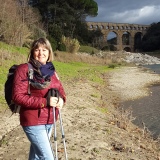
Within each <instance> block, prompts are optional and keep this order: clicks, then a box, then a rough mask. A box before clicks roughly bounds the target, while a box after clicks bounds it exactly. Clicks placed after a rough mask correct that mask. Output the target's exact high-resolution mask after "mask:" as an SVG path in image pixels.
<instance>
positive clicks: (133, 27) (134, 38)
mask: <svg viewBox="0 0 160 160" xmlns="http://www.w3.org/2000/svg"><path fill="white" fill-rule="evenodd" d="M87 26H88V29H89V30H96V29H100V30H101V32H102V33H103V44H104V45H106V44H107V39H106V37H107V35H108V34H109V33H110V32H114V33H115V34H116V35H117V44H116V45H115V47H116V48H117V50H119V51H120V50H125V49H126V50H130V51H131V52H134V51H135V48H136V47H137V46H138V44H139V42H140V41H141V40H142V37H143V36H144V34H145V33H146V31H147V29H148V28H149V27H150V26H149V25H140V24H128V23H109V22H87ZM124 33H127V34H128V36H129V38H128V40H129V42H128V43H123V41H124V40H123V38H124Z"/></svg>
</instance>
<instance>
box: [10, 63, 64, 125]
mask: <svg viewBox="0 0 160 160" xmlns="http://www.w3.org/2000/svg"><path fill="white" fill-rule="evenodd" d="M51 88H57V89H58V90H59V93H60V95H61V97H62V98H63V99H64V102H65V101H66V96H65V92H64V89H63V86H62V84H61V82H60V81H59V79H58V78H57V76H56V74H54V75H53V76H52V77H51V84H50V86H49V87H48V88H45V89H41V90H40V89H36V88H33V87H32V86H30V91H31V95H28V64H21V65H20V66H18V68H17V69H16V72H15V76H14V82H13V92H12V100H13V101H14V103H16V104H18V105H20V106H21V109H20V124H21V125H22V126H34V125H41V124H52V123H54V122H53V108H52V107H50V106H47V100H46V98H45V97H46V96H47V92H48V90H49V89H51ZM43 106H44V107H43ZM42 107H43V108H42ZM57 116H58V109H56V117H57Z"/></svg>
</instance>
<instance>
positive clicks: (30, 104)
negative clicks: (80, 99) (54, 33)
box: [12, 38, 66, 160]
mask: <svg viewBox="0 0 160 160" xmlns="http://www.w3.org/2000/svg"><path fill="white" fill-rule="evenodd" d="M52 60H53V52H52V48H51V45H50V43H49V41H48V40H47V39H45V38H40V39H38V40H35V41H34V42H33V44H32V46H31V49H30V53H29V56H28V62H29V63H30V64H31V65H32V67H33V71H34V72H33V73H34V74H33V79H29V78H28V64H27V63H25V64H21V65H20V66H19V67H18V68H17V70H16V73H15V77H14V83H13V93H12V99H13V101H14V103H16V104H18V105H20V106H21V108H20V124H21V126H22V128H23V130H24V132H25V133H26V135H27V137H28V139H29V141H30V142H31V146H30V153H29V160H35V159H40V160H42V159H43V160H54V154H53V151H52V148H51V145H50V142H49V139H50V136H51V132H52V128H53V123H54V122H53V119H54V118H53V107H56V119H57V116H58V110H59V109H61V108H62V106H63V104H64V103H65V101H66V97H65V92H64V89H63V86H62V84H61V82H60V81H59V79H58V77H57V74H56V72H55V68H54V66H53V64H52V62H51V61H52ZM28 82H30V84H29V83H28ZM28 88H30V93H31V94H28ZM52 88H56V89H57V90H58V91H59V95H60V98H57V97H52V96H51V89H52Z"/></svg>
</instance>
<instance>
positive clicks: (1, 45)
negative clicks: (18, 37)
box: [0, 42, 28, 54]
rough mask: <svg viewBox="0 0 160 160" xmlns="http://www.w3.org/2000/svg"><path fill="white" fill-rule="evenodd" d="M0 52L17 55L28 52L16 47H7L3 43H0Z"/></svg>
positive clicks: (23, 48)
mask: <svg viewBox="0 0 160 160" xmlns="http://www.w3.org/2000/svg"><path fill="white" fill-rule="evenodd" d="M0 50H1V51H3V50H4V51H9V52H11V53H19V54H26V53H27V52H28V48H25V47H16V46H12V45H8V44H6V43H4V42H0Z"/></svg>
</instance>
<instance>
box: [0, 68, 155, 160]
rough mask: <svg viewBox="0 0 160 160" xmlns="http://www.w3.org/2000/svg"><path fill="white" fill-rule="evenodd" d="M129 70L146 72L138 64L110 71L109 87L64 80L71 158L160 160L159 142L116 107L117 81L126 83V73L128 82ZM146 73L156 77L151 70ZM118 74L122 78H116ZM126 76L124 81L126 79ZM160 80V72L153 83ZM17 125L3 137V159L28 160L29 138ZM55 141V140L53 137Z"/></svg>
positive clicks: (4, 127)
mask: <svg viewBox="0 0 160 160" xmlns="http://www.w3.org/2000/svg"><path fill="white" fill-rule="evenodd" d="M117 73H118V74H117ZM127 73H132V74H131V75H132V76H133V77H134V75H135V74H136V75H138V74H139V75H140V74H142V72H141V71H140V70H139V69H135V68H128V69H121V70H120V72H114V73H112V74H111V73H110V74H109V75H105V81H106V84H107V86H108V87H106V86H97V85H95V84H92V83H89V82H87V81H82V80H79V81H75V82H67V83H66V84H64V87H65V90H66V94H67V97H68V98H67V104H66V106H65V107H64V108H63V110H62V117H63V125H64V131H65V136H66V145H67V153H68V159H69V160H158V152H156V149H157V146H156V145H155V143H154V142H153V141H152V139H149V138H148V136H147V135H146V134H144V133H143V132H142V131H141V130H140V129H138V128H137V127H136V126H134V125H133V124H132V123H131V122H130V121H131V119H130V120H127V117H128V115H130V112H126V113H123V114H121V112H119V111H118V110H117V109H116V107H117V106H118V101H119V98H121V97H117V95H121V93H120V90H122V88H120V87H119V88H118V85H117V84H121V83H122V81H121V78H120V77H123V78H124V77H125V78H124V79H125V81H126V82H127V79H128V77H127V76H124V75H126V74H127ZM144 75H146V76H147V77H148V76H151V77H153V74H151V73H145V74H144ZM144 75H143V76H144ZM117 76H118V77H119V79H118V81H116V80H117ZM130 78H132V77H130ZM142 78H143V77H142ZM108 79H109V80H110V81H108ZM124 79H123V83H125V81H124ZM157 80H158V78H157V76H156V77H153V80H151V81H150V83H153V82H154V81H157ZM135 82H136V80H135ZM143 82H144V83H148V82H146V81H143ZM125 84H126V83H125ZM136 85H137V84H136ZM119 86H122V85H119ZM115 87H116V89H115ZM129 87H131V86H130V84H128V89H129ZM135 90H136V89H135ZM137 90H138V88H137ZM124 91H125V90H123V92H124ZM125 96H127V94H125ZM1 114H2V113H1ZM1 116H2V115H1ZM12 118H13V119H9V120H10V123H11V122H13V121H14V118H15V119H17V118H18V116H16V115H15V117H12ZM1 119H2V120H1V122H0V133H1V135H2V134H4V133H5V132H2V130H5V131H6V130H7V128H8V127H9V126H10V125H9V124H10V123H8V122H6V123H5V125H4V122H5V121H8V117H7V118H6V116H3V118H1ZM58 123H59V122H58ZM16 125H17V123H16V124H15V126H16ZM15 126H14V127H13V128H14V129H13V130H12V132H10V133H8V134H7V135H5V138H4V139H3V141H1V146H0V159H2V160H27V157H28V150H29V142H28V140H27V138H26V136H25V135H24V133H23V131H22V129H21V127H20V126H17V127H15ZM58 126H59V124H58ZM11 128H12V127H10V129H11ZM57 131H58V149H59V152H58V154H59V159H60V160H64V152H63V145H62V143H61V138H60V137H61V134H60V129H57ZM51 141H52V143H53V142H54V140H53V137H52V138H51ZM53 147H54V144H53Z"/></svg>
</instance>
